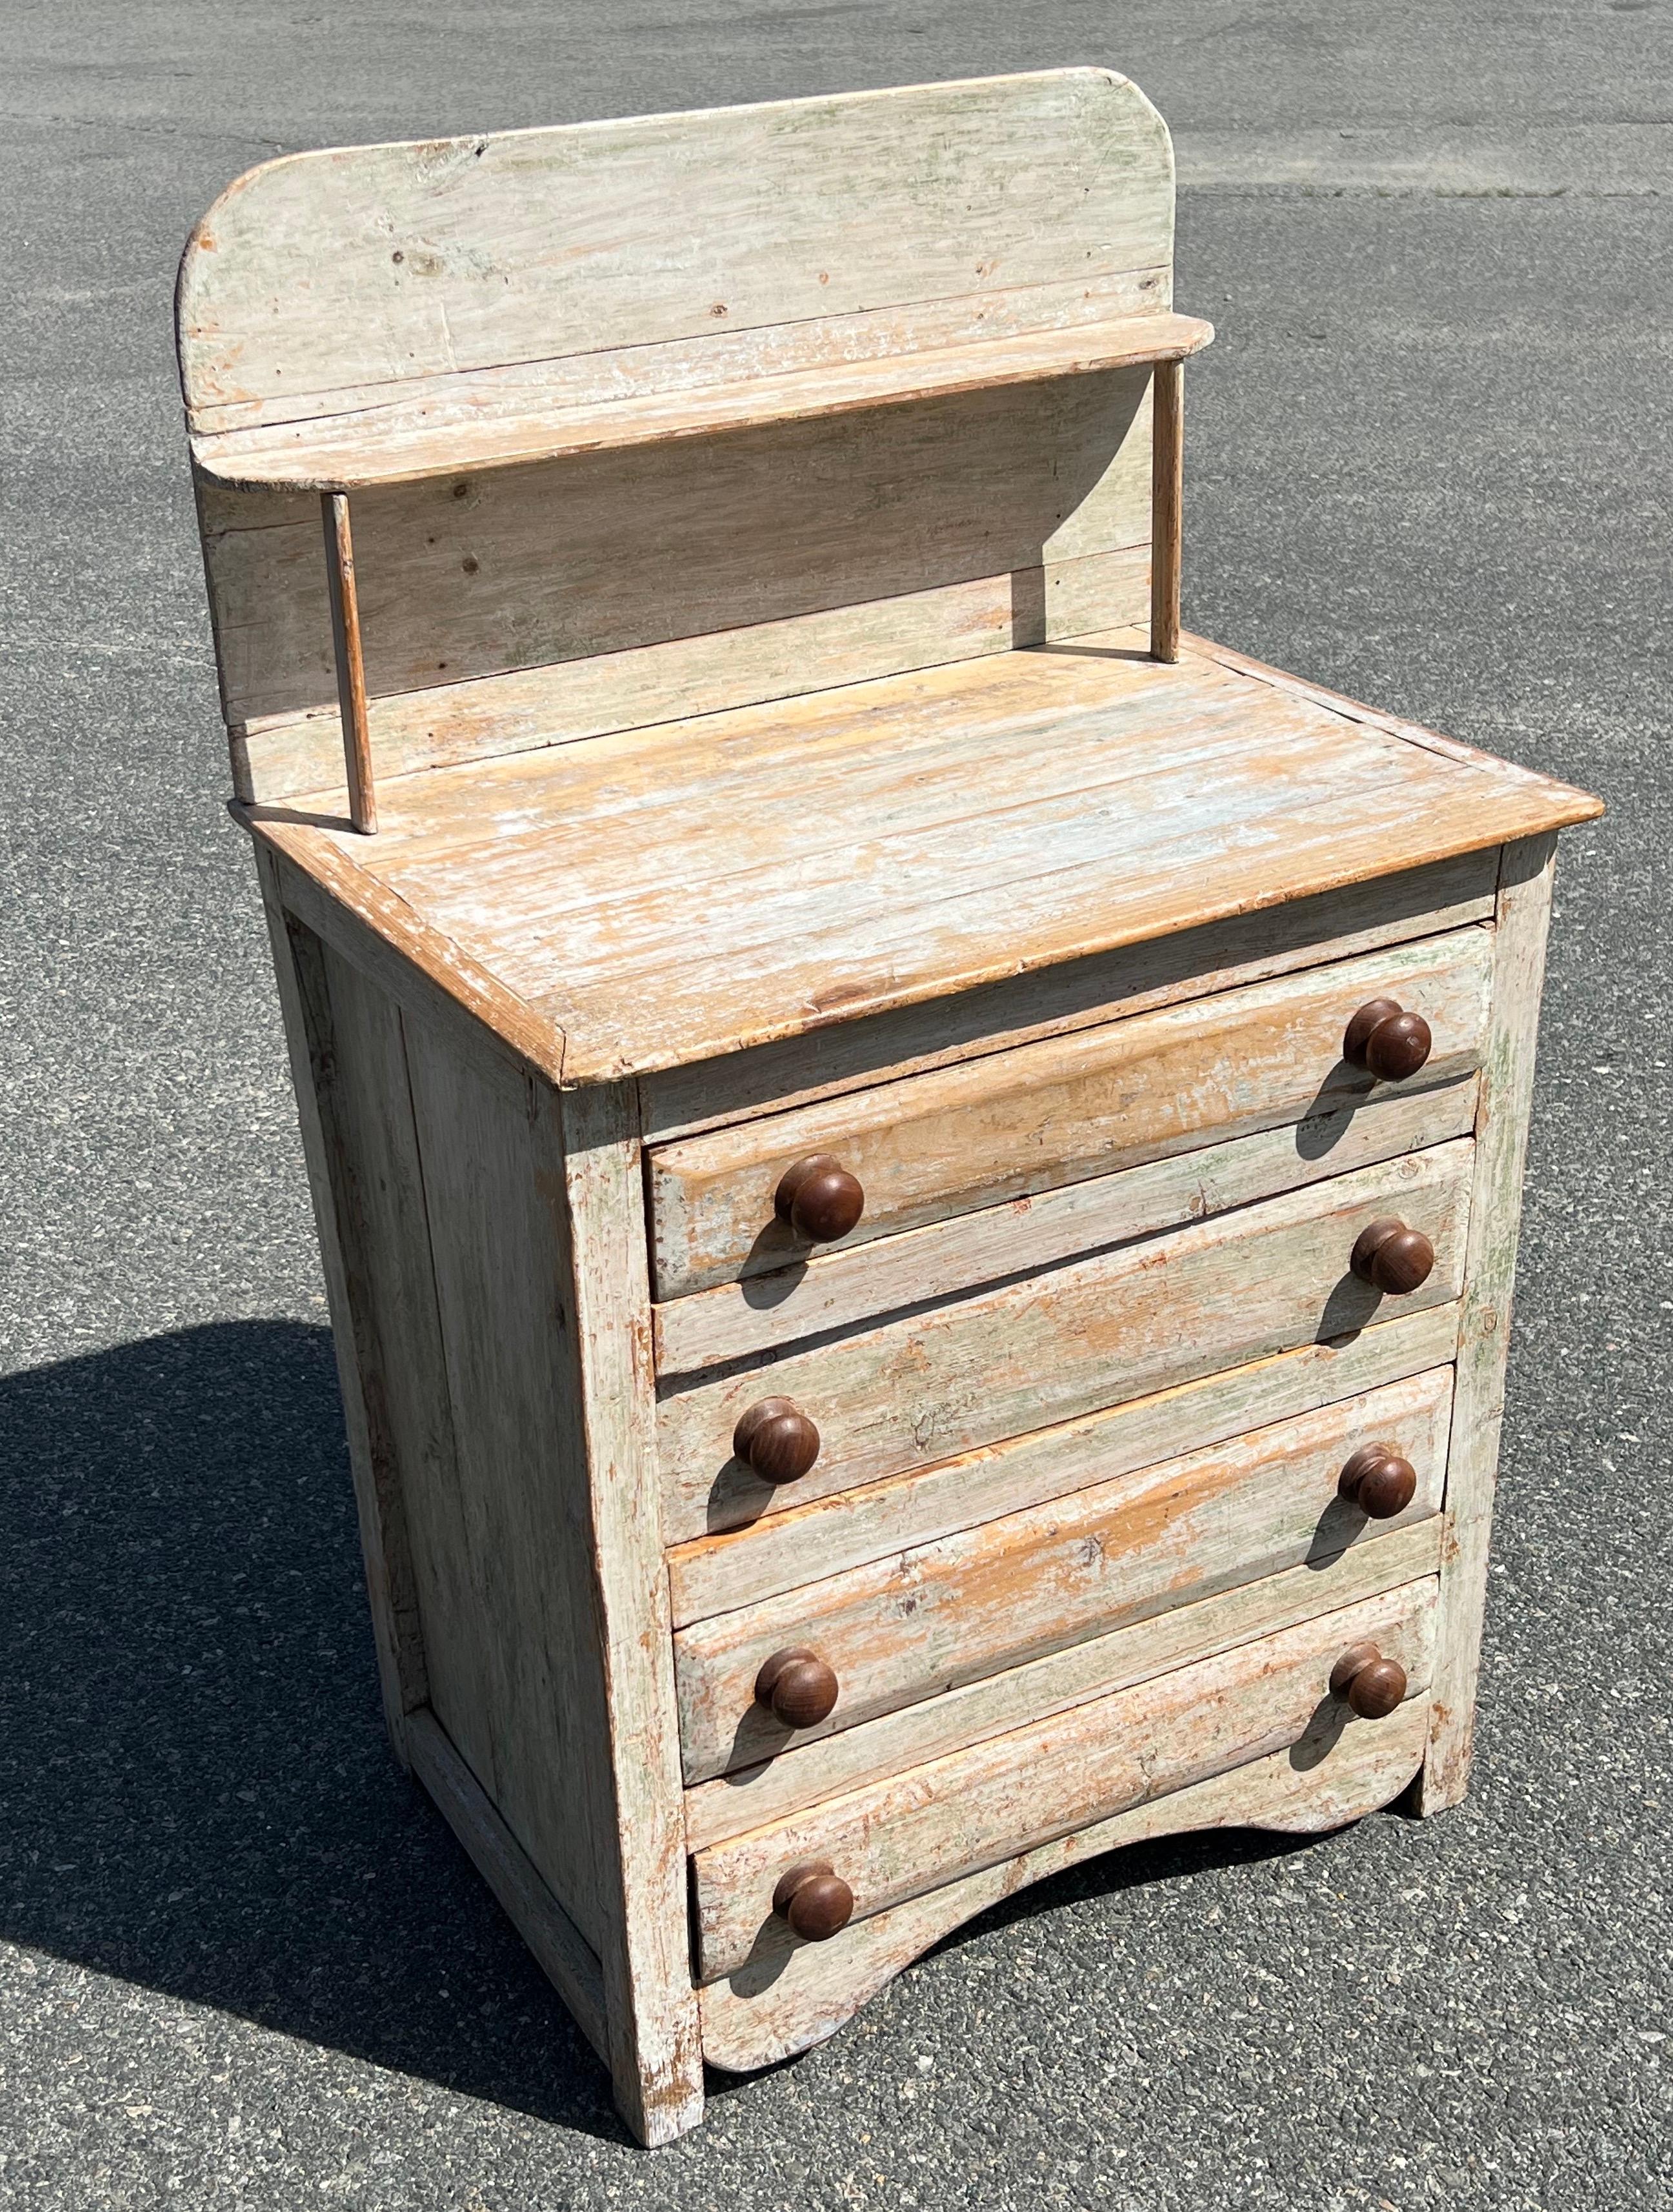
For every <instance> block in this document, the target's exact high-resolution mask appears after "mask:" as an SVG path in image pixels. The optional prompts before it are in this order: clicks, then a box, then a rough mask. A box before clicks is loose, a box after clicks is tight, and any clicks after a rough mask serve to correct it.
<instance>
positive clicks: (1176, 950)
mask: <svg viewBox="0 0 1673 2212" xmlns="http://www.w3.org/2000/svg"><path fill="white" fill-rule="evenodd" d="M1498 878H1499V856H1498V854H1497V852H1496V850H1495V851H1493V852H1482V853H1461V854H1457V855H1456V856H1455V857H1454V858H1452V859H1451V860H1439V861H1435V862H1433V863H1431V864H1430V865H1429V866H1427V867H1421V868H1413V869H1410V870H1408V871H1406V872H1403V873H1402V874H1400V875H1397V876H1381V877H1372V878H1368V879H1367V881H1366V882H1364V883H1362V884H1349V885H1347V886H1346V887H1344V888H1343V889H1342V890H1336V891H1328V892H1325V893H1324V895H1323V896H1319V897H1316V898H1306V899H1297V900H1295V901H1293V902H1291V903H1290V904H1288V905H1286V906H1280V907H1275V908H1269V909H1264V910H1262V911H1261V912H1259V913H1257V914H1252V915H1228V916H1227V917H1226V918H1225V919H1224V920H1222V921H1218V922H1209V923H1207V924H1204V925H1203V926H1202V927H1198V928H1195V929H1189V930H1184V931H1181V932H1179V933H1178V934H1176V935H1174V936H1172V937H1164V938H1155V939H1149V940H1146V941H1143V942H1141V943H1138V944H1136V945H1123V946H1120V947H1118V948H1116V949H1115V950H1113V951H1110V952H1106V953H1094V954H1092V955H1090V956H1088V957H1085V958H1082V959H1077V960H1072V961H1066V962H1064V963H1062V964H1061V965H1060V966H1058V967H1056V968H1048V969H1040V971H1039V972H1038V973H1037V974H1030V975H1022V976H1009V977H1003V978H1001V979H999V980H998V981H995V982H991V983H988V984H985V985H982V986H979V987H977V988H975V989H973V990H970V991H967V992H962V993H960V994H958V995H956V996H955V997H952V998H946V999H939V1000H926V1001H925V1002H924V1003H923V1004H921V1005H912V1006H903V1007H901V1008H900V1009H898V1010H897V1011H896V1012H893V1013H887V1014H876V1015H872V1016H870V1017H869V1018H866V1019H864V1020H861V1021H854V1022H842V1023H833V1024H829V1025H826V1026H821V1027H819V1028H815V1029H812V1030H805V1031H803V1033H802V1034H800V1035H799V1036H791V1037H786V1038H784V1039H782V1040H780V1041H779V1042H776V1043H773V1044H767V1045H759V1046H756V1047H755V1048H754V1049H753V1050H751V1051H749V1052H741V1053H734V1054H731V1055H730V1056H729V1057H728V1058H727V1059H725V1060H718V1061H708V1062H703V1063H699V1064H695V1065H692V1066H682V1067H676V1068H670V1069H667V1070H664V1071H659V1072H653V1073H647V1074H646V1075H642V1076H641V1077H640V1078H639V1117H640V1126H641V1127H642V1128H643V1129H644V1131H645V1133H646V1138H647V1139H669V1138H673V1137H684V1136H694V1135H696V1134H698V1133H700V1132H701V1131H702V1130H705V1129H710V1128H717V1127H722V1126H724V1124H725V1123H726V1122H728V1121H739V1120H743V1119H747V1118H749V1117H751V1116H753V1115H755V1114H758V1113H761V1112H764V1111H767V1110H785V1109H791V1108H794V1107H797V1106H803V1105H811V1104H813V1103H815V1101H817V1100H820V1099H823V1098H834V1097H840V1096H841V1095H842V1094H844V1093H845V1092H847V1091H857V1090H860V1089H863V1088H864V1086H865V1085H867V1084H869V1083H878V1082H892V1081H895V1080H898V1079H900V1077H902V1076H906V1075H913V1074H920V1073H928V1072H929V1071H930V1069H932V1068H937V1067H953V1066H960V1065H961V1064H963V1063H965V1062H967V1061H971V1060H979V1059H981V1058H983V1057H984V1056H985V1054H990V1053H996V1052H1007V1051H1011V1050H1013V1049H1015V1048H1016V1047H1017V1046H1019V1045H1024V1044H1032V1043H1035V1042H1039V1041H1040V1040H1041V1039H1043V1038H1046V1037H1052V1036H1068V1035H1069V1034H1070V1032H1071V1031H1073V1030H1081V1029H1088V1028H1092V1027H1094V1026H1096V1025H1097V1024H1100V1023H1101V1022H1106V1021H1110V1020H1113V1019H1115V1018H1125V1017H1127V1016H1129V1015H1131V1014H1136V1013H1143V1012H1148V1011H1149V1009H1150V1008H1151V1007H1154V1006H1177V1005H1180V1004H1182V1003H1183V1002H1184V1001H1185V1000H1189V999H1197V998H1203V997H1206V996H1207V995H1208V994H1210V993H1211V992H1215V991H1229V990H1233V989H1236V988H1239V987H1242V986H1243V985H1246V984H1248V983H1253V982H1259V981H1264V979H1265V978H1267V977H1268V976H1272V975H1294V974H1296V973H1298V972H1299V971H1300V969H1304V968H1312V967H1316V966H1318V965H1320V964H1322V963H1324V962H1325V961H1327V960H1343V959H1349V958H1351V957H1355V956H1356V955H1359V954H1361V953H1365V952H1370V951H1375V950H1377V949H1378V948H1379V947H1381V946H1384V945H1397V944H1401V943H1405V942H1409V941H1415V939H1419V938H1422V937H1426V936H1434V935H1438V934H1442V933H1446V932H1447V931H1449V930H1453V929H1460V928H1463V927H1466V926H1467V925H1469V924H1470V923H1472V922H1478V921H1491V920H1492V919H1493V912H1494V898H1495V896H1496V890H1497V884H1498Z"/></svg>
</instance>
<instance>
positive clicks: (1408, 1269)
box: [1349, 1221, 1435, 1298]
mask: <svg viewBox="0 0 1673 2212" xmlns="http://www.w3.org/2000/svg"><path fill="white" fill-rule="evenodd" d="M1434 1263H1435V1248H1434V1245H1433V1244H1431V1243H1430V1242H1429V1240H1428V1237H1426V1236H1425V1235H1424V1234H1423V1231H1421V1229H1408V1228H1407V1226H1406V1225H1405V1223H1404V1222H1403V1221H1373V1223H1372V1224H1371V1226H1370V1227H1369V1228H1368V1229H1362V1230H1361V1231H1360V1233H1359V1236H1358V1237H1357V1238H1356V1239H1355V1244H1354V1249H1353V1253H1352V1255H1351V1257H1350V1259H1349V1266H1350V1267H1352V1268H1353V1270H1354V1273H1355V1274H1356V1275H1358V1276H1360V1277H1361V1279H1362V1280H1364V1281H1365V1282H1367V1283H1371V1284H1373V1285H1375V1287H1376V1288H1377V1289H1378V1290H1379V1291H1382V1292H1383V1293H1384V1294H1385V1296H1386V1297H1395V1298H1398V1297H1404V1296H1405V1294H1406V1292H1407V1291H1415V1289H1416V1288H1417V1286H1418V1285H1419V1284H1420V1283H1427V1282H1428V1279H1429V1271H1430V1270H1431V1268H1433V1267H1434Z"/></svg>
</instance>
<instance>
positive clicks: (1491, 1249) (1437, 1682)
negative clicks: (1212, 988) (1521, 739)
mask: <svg viewBox="0 0 1673 2212" xmlns="http://www.w3.org/2000/svg"><path fill="white" fill-rule="evenodd" d="M1555 857H1556V839H1555V836H1554V835H1550V834H1547V835H1545V836H1537V837H1527V838H1524V839H1521V840H1519V841H1518V842H1517V843H1515V844H1511V845H1506V847H1505V848H1504V849H1503V852H1502V854H1501V856H1500V873H1499V893H1498V907H1497V915H1496V921H1497V928H1496V933H1495V938H1494V963H1493V1003H1492V1008H1491V1011H1490V1013H1489V1015H1488V1035H1487V1040H1486V1047H1485V1050H1484V1053H1483V1055H1482V1085H1481V1099H1480V1104H1479V1107H1478V1109H1477V1112H1476V1176H1475V1188H1474V1191H1473V1194H1472V1197H1471V1201H1470V1246H1469V1254H1468V1258H1467V1261H1466V1269H1465V1277H1464V1313H1463V1317H1462V1322H1461V1324H1460V1328H1459V1334H1458V1381H1457V1389H1456V1392H1455V1395H1454V1398H1453V1407H1452V1444H1451V1449H1450V1450H1449V1453H1448V1456H1447V1463H1446V1537H1445V1550H1444V1553H1443V1559H1442V1566H1441V1576H1440V1624H1439V1636H1438V1638H1437V1644H1436V1650H1435V1661H1434V1692H1433V1703H1432V1705H1431V1709H1430V1720H1429V1745H1428V1756H1427V1759H1426V1760H1425V1763H1424V1768H1423V1772H1422V1774H1421V1777H1420V1778H1419V1782H1418V1785H1417V1795H1416V1810H1417V1811H1418V1812H1420V1813H1438V1812H1440V1811H1442V1810H1444V1809H1445V1808H1446V1807H1447V1806H1449V1805H1456V1804H1457V1803H1458V1801H1459V1799H1460V1798H1461V1797H1462V1796H1464V1791H1465V1790H1466V1789H1467V1788H1468V1786H1469V1781H1470V1751H1471V1746H1472V1741H1473V1738H1474V1734H1475V1720H1476V1677H1477V1674H1478V1671H1479V1668H1480V1663H1481V1643H1482V1614H1483V1612H1484V1609H1485V1605H1486V1598H1487V1559H1488V1535H1489V1534H1490V1532H1491V1529H1492V1524H1493V1493H1494V1481H1495V1478H1496V1474H1497V1468H1498V1461H1499V1431H1500V1419H1501V1417H1502V1415H1503V1412H1504V1402H1505V1359H1506V1351H1507V1349H1508V1346H1509V1340H1510V1317H1511V1295H1512V1289H1513V1286H1514V1283H1515V1277H1516V1239H1517V1224H1518V1206H1519V1201H1520V1197H1521V1190H1522V1171H1523V1165H1524V1160H1525V1158H1526V1154H1527V1143H1528V1116H1529V1109H1530V1105H1531V1099H1532V1093H1533V1075H1534V1052H1535V1047H1536V1043H1537V1036H1538V1030H1539V1000H1540V988H1541V985H1542V982H1543V976H1544V970H1545V938H1546V931H1547V927H1548V925H1549V920H1550V911H1551V882H1552V872H1553V869H1554V866H1555Z"/></svg>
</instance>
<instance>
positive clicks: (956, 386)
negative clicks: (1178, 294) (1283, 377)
mask: <svg viewBox="0 0 1673 2212" xmlns="http://www.w3.org/2000/svg"><path fill="white" fill-rule="evenodd" d="M1213 337H1214V326H1213V325H1212V324H1210V323H1205V322H1203V321H1201V320H1199V319H1197V317H1195V316H1191V315H1176V314H1172V313H1167V314H1156V315H1129V316H1124V317H1123V318H1122V319H1120V320H1118V321H1115V322H1108V323H1087V324H1082V325H1077V326H1076V327H1074V328H1071V329H1069V330H1048V331H1019V332H1015V333H1012V334H1009V335H1007V336H1005V337H984V338H980V339H974V340H967V341H966V342H965V343H963V344H961V345H955V346H941V347H933V348H930V349H918V348H912V349H903V350H900V351H897V352H891V353H888V354H884V355H881V356H876V357H875V358H873V359H870V360H867V361H858V362H838V363H821V365H819V366H818V367H815V368H802V369H791V370H788V371H782V370H781V371H778V372H775V373H771V374H766V375H761V374H755V375H752V376H749V377H747V378H742V379H740V380H738V381H736V382H734V383H721V384H710V385H705V386H700V387H698V388H696V389H685V390H682V391H678V392H639V393H634V394H631V395H628V396H627V397H623V398H613V399H608V400H602V401H594V402H592V403H591V404H581V405H575V404H569V405H563V404H559V405H556V406H555V405H553V404H550V402H549V399H548V398H547V396H546V395H545V394H544V393H543V392H529V391H528V390H527V389H526V388H524V389H523V390H521V391H515V390H508V389H507V386H506V381H505V380H504V379H503V376H500V375H494V374H493V373H492V372H490V377H489V378H488V379H484V380H482V381H481V382H479V383H475V384H467V385H465V386H463V387H462V388H456V389H455V390H454V391H453V392H452V393H451V394H450V396H449V397H448V398H446V399H439V398H437V396H436V395H435V393H434V392H433V391H430V390H428V389H426V390H425V391H424V392H422V395H421V397H418V398H406V399H401V400H397V401H394V402H391V403H388V404H385V405H384V406H381V407H376V408H359V409H356V410H355V412H354V413H353V414H352V415H349V416H330V415H327V416H322V417H319V418H318V419H314V420H310V421H307V422H284V423H277V424H270V425H263V426H259V427H254V428H239V429H231V430H217V431H212V432H208V433H201V434H199V435H197V436H195V437H193V438H192V440H191V454H192V460H193V463H194V465H195V466H196V467H197V470H198V471H199V472H200V473H201V474H202V475H203V477H205V478H206V479H208V480H209V482H211V483H220V484H225V485H227V486H228V487H229V488H231V489H240V490H259V489H273V490H279V491H298V490H300V491H318V492H322V493H324V494H325V495H327V496H328V497H329V496H330V495H340V494H342V493H346V492H350V491H355V492H358V491H361V490H366V489H370V488H372V487H373V486H375V485H381V484H397V483H421V482H423V481H424V480H425V479H427V478H428V477H457V476H463V475H467V474H469V475H476V474H478V473H480V472H481V471H483V470H487V469H503V468H515V467H519V466H521V467H528V466H530V465H534V464H536V463H538V462H542V461H550V460H570V459H576V458H577V457H579V455H581V454H584V453H619V452H625V451H627V450H628V449H630V448H632V447H640V446H652V447H658V448H663V447H669V446H672V445H678V444H681V443H682V442H684V441H687V440H689V439H694V438H705V439H706V438H714V437H721V436H725V435H730V434H732V433H735V432H737V431H741V430H756V429H761V428H765V427H767V426H770V425H776V424H778V423H780V422H821V423H822V422H827V421H830V420H833V419H834V418H836V417H838V416H844V415H852V414H861V413H871V412H874V411H875V410H877V409H879V408H883V407H906V406H913V405H916V404H919V403H921V402H923V401H924V400H930V399H940V398H948V397H953V396H960V395H962V394H964V393H967V392H1003V391H1009V390H1010V389H1011V388H1012V387H1013V386H1018V385H1027V384H1039V383H1047V382H1050V381H1052V380H1054V379H1057V378H1060V377H1066V376H1090V375H1099V374H1108V373H1109V372H1110V371H1112V370H1114V369H1123V368H1135V367H1138V366H1141V365H1143V366H1149V364H1150V363H1151V362H1156V363H1158V364H1161V366H1159V367H1158V368H1157V369H1156V371H1155V374H1156V376H1157V378H1158V379H1159V380H1160V382H1159V386H1158V388H1159V389H1160V390H1161V391H1162V392H1167V390H1168V389H1169V384H1168V378H1169V374H1170V373H1176V372H1177V369H1178V365H1179V362H1181V361H1182V360H1184V359H1185V357H1186V356H1188V355H1191V354H1194V353H1197V352H1200V351H1201V349H1203V347H1204V346H1205V345H1207V344H1208V343H1209V342H1210V340H1211V339H1212V338H1213ZM1176 380H1177V378H1176ZM1173 412H1174V416H1177V412H1178V410H1177V406H1175V408H1174V410H1173ZM1158 511H1161V510H1160V503H1159V510H1158ZM1168 513H1169V515H1170V517H1171V520H1170V524H1169V527H1170V529H1173V531H1174V534H1175V538H1177V520H1178V502H1177V496H1176V497H1175V499H1174V501H1173V505H1172V506H1171V507H1169V509H1168ZM1171 557H1172V568H1171V574H1172V576H1173V582H1174V584H1175V585H1176V586H1177V583H1178V580H1179V562H1178V553H1177V545H1175V547H1174V548H1173V553H1172V556H1171ZM1171 635H1172V638H1173V644H1174V647H1175V651H1176V652H1177V647H1178V639H1179V619H1178V614H1177V611H1176V612H1175V613H1174V616H1173V627H1172V633H1171ZM1173 657H1174V655H1173V653H1160V654H1158V655H1157V658H1158V659H1172V658H1173Z"/></svg>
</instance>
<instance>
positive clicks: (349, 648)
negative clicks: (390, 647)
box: [319, 491, 378, 837]
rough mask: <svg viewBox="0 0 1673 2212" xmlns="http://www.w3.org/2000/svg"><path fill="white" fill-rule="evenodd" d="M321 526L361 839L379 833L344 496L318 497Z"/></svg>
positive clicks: (348, 768) (346, 757) (346, 756)
mask: <svg viewBox="0 0 1673 2212" xmlns="http://www.w3.org/2000/svg"><path fill="white" fill-rule="evenodd" d="M319 508H320V515H321V519H322V520H323V521H324V526H325V576H326V581H327V583H328V584H329V586H330V594H331V641H332V644H333V646H334V647H335V648H336V669H337V706H338V708H339V710H340V712H341V714H342V763H343V768H344V770H345V772H346V774H347V776H348V781H349V820H350V821H351V822H352V823H354V825H355V829H358V830H359V831H360V833H361V836H364V837H370V836H373V833H374V832H375V831H376V829H377V827H378V802H377V798H376V795H375V793H373V788H372V732H371V727H370V726H369V724H368V722H367V712H366V663H365V660H364V659H363V657H362V655H361V605H360V596H359V593H358V592H357V591H356V589H355V541H354V538H353V536H352V534H351V532H350V531H349V500H348V495H347V494H346V493H343V492H340V491H325V492H321V494H320V495H319Z"/></svg>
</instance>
